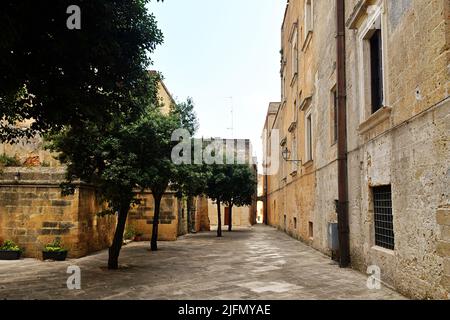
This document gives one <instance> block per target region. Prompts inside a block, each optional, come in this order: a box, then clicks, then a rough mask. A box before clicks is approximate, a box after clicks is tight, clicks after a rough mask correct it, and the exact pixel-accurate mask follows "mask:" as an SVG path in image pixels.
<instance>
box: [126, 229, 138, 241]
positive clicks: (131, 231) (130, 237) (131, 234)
mask: <svg viewBox="0 0 450 320" xmlns="http://www.w3.org/2000/svg"><path fill="white" fill-rule="evenodd" d="M135 236H136V232H135V231H134V229H133V228H127V229H126V230H125V233H124V234H123V243H124V244H128V243H130V242H132V241H133V240H134V237H135Z"/></svg>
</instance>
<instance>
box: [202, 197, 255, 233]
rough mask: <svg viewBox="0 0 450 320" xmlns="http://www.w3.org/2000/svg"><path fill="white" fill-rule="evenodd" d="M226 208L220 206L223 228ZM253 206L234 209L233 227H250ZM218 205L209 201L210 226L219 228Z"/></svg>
mask: <svg viewBox="0 0 450 320" xmlns="http://www.w3.org/2000/svg"><path fill="white" fill-rule="evenodd" d="M225 208H226V207H225V206H224V205H221V206H220V213H221V219H222V226H225ZM252 210H253V207H252V206H248V207H233V221H232V222H233V226H235V227H250V226H251V225H252V223H251V216H252ZM217 218H218V215H217V205H216V203H215V202H214V201H212V200H208V219H209V224H210V226H214V227H217V225H218V220H217Z"/></svg>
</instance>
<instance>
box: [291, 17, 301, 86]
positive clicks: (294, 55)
mask: <svg viewBox="0 0 450 320" xmlns="http://www.w3.org/2000/svg"><path fill="white" fill-rule="evenodd" d="M289 43H290V45H291V46H290V49H291V75H292V77H291V87H293V86H294V83H295V81H296V80H297V78H298V68H299V66H300V57H299V51H298V23H297V22H295V23H294V24H293V25H292V31H291V35H290V37H289Z"/></svg>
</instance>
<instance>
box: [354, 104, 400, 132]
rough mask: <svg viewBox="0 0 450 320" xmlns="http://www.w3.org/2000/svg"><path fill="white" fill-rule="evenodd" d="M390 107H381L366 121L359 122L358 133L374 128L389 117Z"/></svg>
mask: <svg viewBox="0 0 450 320" xmlns="http://www.w3.org/2000/svg"><path fill="white" fill-rule="evenodd" d="M391 112H392V108H390V107H382V108H381V109H380V110H378V111H377V112H375V113H374V114H372V115H371V116H370V117H369V118H368V119H367V120H366V121H364V122H363V123H361V124H360V125H359V127H358V131H359V133H360V134H364V133H366V132H368V131H369V130H371V129H373V128H375V127H376V126H378V125H379V124H381V123H383V122H384V121H386V120H387V119H390V117H391Z"/></svg>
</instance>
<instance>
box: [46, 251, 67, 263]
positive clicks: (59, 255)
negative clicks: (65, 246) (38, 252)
mask: <svg viewBox="0 0 450 320" xmlns="http://www.w3.org/2000/svg"><path fill="white" fill-rule="evenodd" d="M66 258H67V251H62V252H46V251H42V259H43V260H44V261H45V260H54V261H64V260H66Z"/></svg>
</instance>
